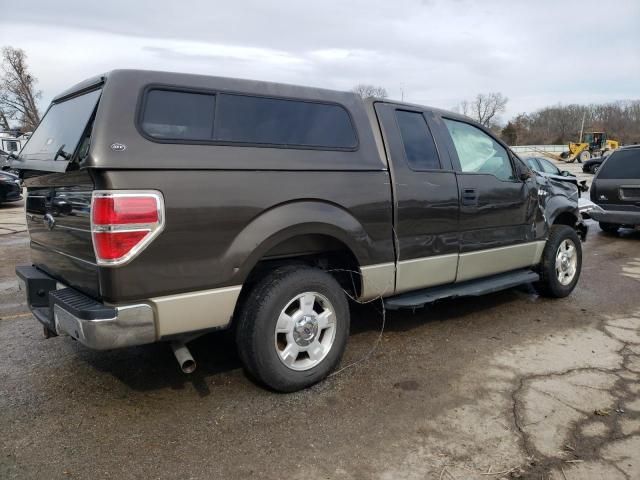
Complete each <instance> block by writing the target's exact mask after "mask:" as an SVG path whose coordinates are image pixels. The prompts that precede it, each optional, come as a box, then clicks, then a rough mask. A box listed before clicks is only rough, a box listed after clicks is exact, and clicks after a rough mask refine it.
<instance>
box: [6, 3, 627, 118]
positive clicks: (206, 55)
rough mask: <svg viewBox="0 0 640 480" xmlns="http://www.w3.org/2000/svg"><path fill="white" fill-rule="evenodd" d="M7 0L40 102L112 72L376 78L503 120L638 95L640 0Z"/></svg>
mask: <svg viewBox="0 0 640 480" xmlns="http://www.w3.org/2000/svg"><path fill="white" fill-rule="evenodd" d="M4 1H6V2H7V3H6V4H5V6H4V7H3V8H2V9H1V10H0V11H1V14H0V45H12V46H14V47H19V48H22V49H24V50H25V51H26V52H27V55H28V57H29V64H30V67H31V70H32V72H33V73H34V74H35V76H36V77H37V78H38V80H39V83H38V88H40V89H41V90H42V92H43V96H42V105H41V106H42V107H43V108H44V107H46V104H48V102H49V101H50V99H51V98H52V97H53V96H54V95H56V94H57V93H59V92H60V91H62V90H64V89H66V88H67V87H69V86H70V85H72V84H73V83H76V82H78V81H80V80H82V79H84V78H87V77H90V76H93V75H95V74H98V73H101V72H104V71H108V70H111V69H114V68H145V69H160V70H171V71H180V72H193V73H202V74H211V75H222V76H232V77H241V78H252V79H258V80H271V81H279V82H286V83H296V84H302V85H313V86H320V87H325V88H335V89H343V90H348V89H350V88H352V87H353V86H354V85H355V84H357V83H361V82H363V83H372V84H375V85H381V86H384V87H385V88H386V89H387V91H388V92H389V95H390V96H391V97H392V98H400V96H401V92H404V98H405V100H408V101H411V102H414V103H422V104H427V105H432V106H436V107H442V108H448V109H450V108H451V107H453V106H454V105H456V104H457V103H458V102H460V101H461V100H463V99H465V98H470V97H473V96H474V95H475V94H476V93H478V92H490V91H499V92H502V93H503V94H504V95H506V96H507V97H509V105H508V111H507V115H505V119H506V118H507V117H509V116H511V115H513V114H515V113H518V112H523V111H533V110H535V109H537V108H540V107H543V106H546V105H550V104H556V103H573V102H578V103H591V102H604V101H610V100H618V99H622V100H624V99H637V98H640V0H626V1H616V0H608V1H606V2H603V1H601V0H600V1H591V0H589V1H585V0H552V1H549V0H530V1H517V0H505V1H502V0H495V1H492V0H485V1H470V0H469V1H468V0H450V1H445V0H396V1H393V0H387V1H384V0H365V1H347V0H344V1H340V0H323V1H315V2H310V1H308V2H306V1H302V0H300V1H295V0H282V1H276V0H274V1H264V0H262V1H261V0H232V1H214V0H208V1H207V0H204V1H188V0H180V1H176V0H153V1H148V2H146V1H136V0H126V1H123V0H110V1H106V2H91V1H87V0H80V1H69V0H55V1H51V0H29V1H18V2H14V3H13V5H12V6H11V7H9V6H8V3H9V2H8V0H4ZM4 1H3V3H4ZM607 24H608V25H609V26H607Z"/></svg>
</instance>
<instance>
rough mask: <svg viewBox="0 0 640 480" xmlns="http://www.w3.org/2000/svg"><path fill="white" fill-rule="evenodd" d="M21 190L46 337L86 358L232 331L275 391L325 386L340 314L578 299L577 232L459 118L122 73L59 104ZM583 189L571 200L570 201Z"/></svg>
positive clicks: (563, 204)
mask: <svg viewBox="0 0 640 480" xmlns="http://www.w3.org/2000/svg"><path fill="white" fill-rule="evenodd" d="M12 165H13V166H14V167H16V168H19V169H20V170H21V175H22V177H23V178H24V179H25V184H26V186H27V191H28V196H27V200H26V215H27V225H28V228H29V234H30V236H31V244H30V246H31V259H32V265H27V266H21V267H18V268H17V274H18V275H19V276H20V278H21V279H22V280H23V281H24V282H25V284H26V286H25V290H26V294H27V299H28V303H29V306H30V307H31V310H32V311H33V313H34V316H35V317H36V318H37V319H38V320H39V321H40V322H41V323H42V324H43V325H44V328H45V332H46V334H47V335H48V336H52V335H56V334H64V335H69V336H71V337H73V338H75V339H76V340H78V341H79V342H81V343H83V344H84V345H86V346H88V347H90V348H94V349H110V348H117V347H126V346H132V345H140V344H145V343H151V342H156V341H167V342H170V343H171V345H172V346H173V349H174V353H175V355H176V357H177V359H178V360H179V362H180V365H181V367H182V368H183V370H185V371H187V372H189V371H192V370H193V369H194V368H195V362H194V360H193V358H192V357H191V355H190V354H189V351H188V349H187V347H186V346H185V343H186V342H188V341H189V340H191V339H193V338H195V337H196V336H198V335H202V334H203V333H206V332H209V331H211V330H214V329H231V330H232V331H233V332H234V335H235V339H236V343H237V347H238V351H239V353H240V357H241V359H242V361H243V363H244V365H245V367H246V369H247V370H248V371H249V372H250V373H251V374H252V375H253V377H254V378H256V379H258V380H259V381H261V382H263V383H264V384H265V385H268V386H269V387H271V388H273V389H277V390H282V391H292V390H296V389H300V388H303V387H306V386H308V385H311V384H313V383H314V382H317V381H319V380H320V379H322V378H324V377H325V376H326V375H328V373H329V372H330V371H331V370H332V369H333V368H334V367H335V366H336V365H337V364H338V363H339V361H340V358H341V356H342V353H343V351H344V349H345V345H346V342H347V338H348V334H349V315H350V313H349V303H348V300H349V299H354V300H356V301H370V300H372V299H380V301H384V302H385V305H386V307H387V308H389V309H391V308H411V309H412V308H415V307H418V306H421V305H424V304H425V303H428V302H431V301H434V300H437V299H439V298H443V297H451V296H460V295H479V294H482V293H487V292H493V291H496V290H499V289H502V288H509V287H512V286H514V285H518V284H522V283H533V284H534V285H535V287H536V288H537V289H538V291H539V292H540V293H542V294H544V295H548V296H551V297H564V296H566V295H569V294H570V293H571V291H572V290H573V289H574V287H575V286H576V284H577V282H578V277H579V275H580V268H581V262H582V253H581V243H580V237H584V235H585V233H586V229H585V227H584V225H583V222H582V219H581V217H580V214H579V212H578V209H577V204H576V202H575V200H574V201H571V200H570V199H569V198H568V197H566V196H561V195H556V196H551V195H549V192H548V191H547V190H545V189H543V188H540V186H539V185H538V183H537V181H536V178H535V175H534V174H533V173H532V172H531V170H530V169H529V168H528V167H527V166H526V165H525V164H524V163H523V162H522V161H521V160H520V159H519V158H518V157H517V156H516V155H515V154H513V152H511V151H510V150H509V148H508V147H507V146H506V145H504V144H503V143H502V142H501V141H500V140H499V139H497V138H496V137H495V136H494V135H493V133H492V132H491V131H489V130H487V129H485V128H483V127H482V126H481V125H478V124H477V123H474V122H473V121H471V120H470V119H469V118H467V117H463V116H461V115H457V114H455V113H451V112H445V111H441V110H437V109H434V108H430V107H425V106H422V105H411V104H407V103H400V102H396V101H388V100H377V99H369V100H366V101H363V100H362V99H361V98H360V97H358V96H357V95H356V94H354V93H347V92H336V91H330V90H322V89H317V88H308V87H299V86H293V85H282V84H275V83H268V82H257V81H247V80H238V79H230V78H220V77H206V76H198V75H185V74H177V73H164V72H149V71H136V70H118V71H114V72H111V73H109V74H106V75H102V76H99V77H96V78H93V79H90V80H87V81H86V82H83V83H82V84H79V85H76V86H75V87H73V88H71V89H70V90H68V91H66V92H64V93H63V94H61V95H60V96H58V97H57V98H55V99H54V100H53V103H52V104H51V106H50V107H49V109H48V111H47V113H46V114H45V116H44V118H43V120H42V122H41V124H40V125H39V127H38V129H37V130H36V131H35V132H34V133H33V135H32V136H31V138H30V139H29V141H28V143H27V144H26V145H25V146H24V148H23V149H22V151H21V153H20V155H19V158H17V159H14V160H13V161H12ZM574 189H575V187H574Z"/></svg>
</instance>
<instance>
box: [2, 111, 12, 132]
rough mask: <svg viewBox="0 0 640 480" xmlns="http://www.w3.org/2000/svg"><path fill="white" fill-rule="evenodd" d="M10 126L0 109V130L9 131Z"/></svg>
mask: <svg viewBox="0 0 640 480" xmlns="http://www.w3.org/2000/svg"><path fill="white" fill-rule="evenodd" d="M10 129H11V125H9V119H8V118H7V116H6V115H5V113H4V112H3V111H2V109H0V130H10Z"/></svg>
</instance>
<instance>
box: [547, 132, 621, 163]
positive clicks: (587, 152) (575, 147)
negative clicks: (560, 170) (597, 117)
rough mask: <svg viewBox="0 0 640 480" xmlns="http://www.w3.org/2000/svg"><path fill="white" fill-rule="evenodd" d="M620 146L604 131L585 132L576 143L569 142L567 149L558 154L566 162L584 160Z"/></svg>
mask: <svg viewBox="0 0 640 480" xmlns="http://www.w3.org/2000/svg"><path fill="white" fill-rule="evenodd" d="M619 146H620V142H618V141H617V140H610V139H608V138H607V134H606V133H605V132H585V133H584V136H583V137H582V140H581V141H580V142H578V143H573V142H569V151H568V152H562V154H560V160H564V161H565V162H567V163H573V162H575V161H576V159H577V160H578V162H580V163H582V162H586V161H587V160H589V159H590V158H591V157H599V156H601V155H604V154H605V153H606V152H608V151H611V150H615V149H616V148H618V147H619Z"/></svg>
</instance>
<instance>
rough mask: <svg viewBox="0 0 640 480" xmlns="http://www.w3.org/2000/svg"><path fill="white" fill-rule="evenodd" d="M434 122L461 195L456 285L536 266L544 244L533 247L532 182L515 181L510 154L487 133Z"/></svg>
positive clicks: (464, 123)
mask: <svg viewBox="0 0 640 480" xmlns="http://www.w3.org/2000/svg"><path fill="white" fill-rule="evenodd" d="M436 121H437V122H438V124H439V125H440V128H438V129H437V130H438V131H439V133H440V134H442V135H443V137H445V138H444V139H443V141H444V143H446V144H447V145H448V147H449V153H450V155H451V157H452V161H453V164H454V168H455V170H456V177H457V182H458V188H459V191H460V258H459V263H458V271H457V275H456V281H458V282H461V281H466V280H471V279H474V278H479V277H485V276H488V275H492V274H497V273H502V272H506V271H509V270H515V269H517V268H521V267H528V266H531V265H533V264H535V263H537V261H538V258H539V256H540V254H541V252H542V248H543V246H544V243H543V242H536V241H535V214H536V211H535V205H536V197H537V188H536V184H535V180H533V179H532V178H528V179H520V178H519V175H518V173H517V171H516V168H515V165H514V162H513V159H512V158H511V156H510V154H509V151H508V150H507V149H506V148H505V147H504V146H503V145H502V144H500V143H499V142H498V141H497V140H496V139H495V138H493V137H492V136H491V135H490V134H489V133H488V132H487V131H485V130H483V129H481V128H479V127H478V126H476V125H474V124H473V123H471V122H467V121H465V120H464V119H459V118H455V119H454V118H446V117H439V118H438V119H437V120H436Z"/></svg>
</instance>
